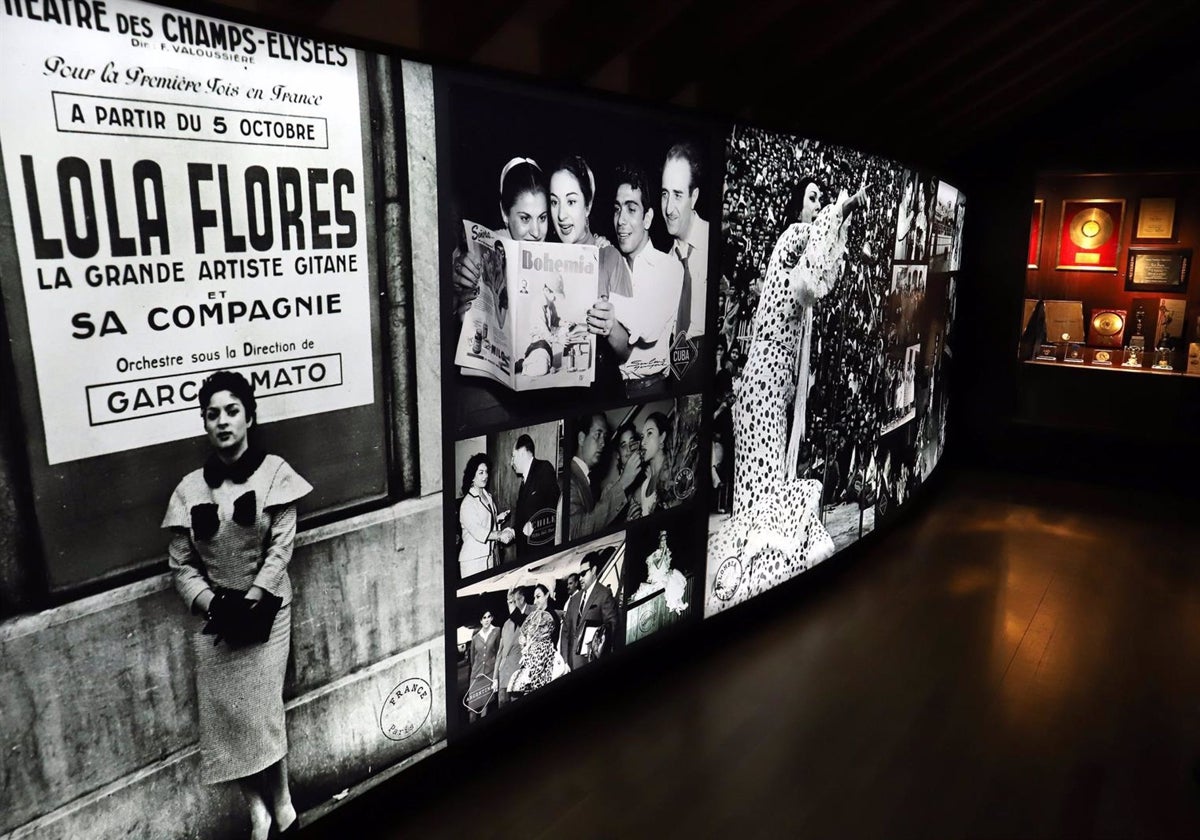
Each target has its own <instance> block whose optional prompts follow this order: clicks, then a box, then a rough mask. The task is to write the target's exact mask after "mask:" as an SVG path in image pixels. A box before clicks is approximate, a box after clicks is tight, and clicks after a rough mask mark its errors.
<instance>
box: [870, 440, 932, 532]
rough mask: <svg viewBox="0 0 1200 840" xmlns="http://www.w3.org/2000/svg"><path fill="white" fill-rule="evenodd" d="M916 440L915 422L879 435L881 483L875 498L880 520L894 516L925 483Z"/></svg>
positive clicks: (876, 519) (877, 518)
mask: <svg viewBox="0 0 1200 840" xmlns="http://www.w3.org/2000/svg"><path fill="white" fill-rule="evenodd" d="M916 440H917V428H916V424H915V423H909V424H907V425H904V426H901V427H900V428H898V429H896V430H895V431H893V432H890V433H888V434H885V435H884V436H883V437H881V438H880V439H879V446H878V448H877V449H876V452H875V459H876V463H877V464H878V473H877V476H878V484H879V487H878V492H877V498H876V501H875V521H876V522H881V521H883V520H886V519H887V518H888V517H889V516H893V515H894V514H895V513H896V511H897V510H898V509H899V507H900V506H901V505H903V504H904V502H905V501H907V500H908V498H909V497H910V496H911V495H912V494H913V493H914V492H915V491H916V489H917V488H918V487H919V486H920V484H921V480H922V479H921V472H920V470H919V469H918V468H917V458H918V450H917V446H916Z"/></svg>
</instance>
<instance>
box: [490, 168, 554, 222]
mask: <svg viewBox="0 0 1200 840" xmlns="http://www.w3.org/2000/svg"><path fill="white" fill-rule="evenodd" d="M525 193H537V194H539V195H543V196H545V195H547V193H548V190H547V189H546V181H545V176H544V175H542V170H541V169H539V168H538V167H537V165H535V164H533V163H530V162H528V161H523V162H521V163H516V164H513V166H512V168H511V169H509V170H508V171H507V172H505V173H504V179H503V180H502V181H501V182H500V207H501V208H502V209H503V210H504V212H505V213H509V212H510V211H511V210H512V208H513V205H514V204H516V203H517V199H518V198H520V197H521V196H523V195H524V194H525Z"/></svg>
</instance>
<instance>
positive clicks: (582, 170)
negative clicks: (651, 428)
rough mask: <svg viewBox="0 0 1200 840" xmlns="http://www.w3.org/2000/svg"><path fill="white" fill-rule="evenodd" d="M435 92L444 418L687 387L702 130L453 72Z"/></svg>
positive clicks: (482, 424) (500, 422)
mask: <svg viewBox="0 0 1200 840" xmlns="http://www.w3.org/2000/svg"><path fill="white" fill-rule="evenodd" d="M435 99H436V100H437V113H438V121H437V128H436V130H437V143H438V170H439V186H438V189H439V201H438V208H439V209H438V214H439V230H440V237H439V238H440V241H441V243H442V253H441V254H440V255H439V257H440V270H441V275H442V287H443V293H444V301H445V303H446V306H445V309H444V311H445V313H446V316H447V320H446V322H445V323H444V325H443V336H444V340H445V342H446V344H447V347H446V348H445V352H446V355H447V357H448V358H447V362H448V363H450V364H449V365H448V367H447V372H446V379H445V389H446V394H447V396H448V402H449V404H450V405H451V406H452V409H451V412H450V415H449V416H450V419H451V424H452V428H453V429H454V430H455V431H456V432H457V433H459V434H466V433H469V432H474V431H478V430H483V429H488V428H493V427H503V426H508V425H517V424H520V423H522V422H528V420H531V419H539V417H545V416H554V415H555V414H557V415H558V416H563V415H565V414H568V413H569V412H570V411H571V410H572V406H574V405H578V404H579V403H580V402H581V401H584V400H587V401H595V402H599V403H602V404H609V405H611V404H614V403H617V402H620V401H629V402H633V401H639V400H644V399H653V398H657V397H660V396H667V395H668V394H674V393H679V392H680V391H683V390H685V389H687V390H694V389H693V388H692V387H691V385H692V383H693V382H695V381H696V379H697V374H698V373H699V365H697V364H695V361H696V359H698V358H699V357H700V356H701V355H702V353H703V347H704V339H705V336H704V333H705V321H706V317H707V312H706V306H707V298H708V294H707V288H708V285H707V284H708V273H709V254H710V251H711V247H710V237H711V233H710V224H709V221H710V219H712V216H713V213H714V211H715V210H716V208H717V207H718V204H719V196H718V195H717V192H716V189H715V181H714V180H713V179H712V178H711V176H709V175H707V174H706V172H707V171H708V166H709V165H710V163H711V162H712V161H713V160H715V159H718V158H719V157H720V146H719V142H718V141H717V139H716V135H715V134H713V129H712V128H711V127H709V126H707V125H705V124H703V123H700V122H698V121H692V120H681V119H667V120H664V119H663V118H662V116H661V115H657V114H654V115H652V114H649V113H648V112H643V111H640V110H638V109H635V108H629V107H616V106H612V105H609V104H606V103H602V102H590V101H587V100H580V99H576V100H574V101H568V100H566V99H564V98H562V97H559V96H556V95H553V94H547V93H545V92H539V91H535V90H533V89H529V88H523V87H520V86H517V85H512V84H508V83H501V82H495V81H492V80H488V79H484V78H480V77H476V76H474V75H469V74H465V73H457V72H438V73H437V74H436V75H435ZM547 126H553V130H552V131H547ZM535 389H536V390H538V391H539V393H538V395H537V397H536V399H534V398H532V395H531V394H530V393H529V392H530V391H532V390H535ZM534 415H539V417H535V416H534Z"/></svg>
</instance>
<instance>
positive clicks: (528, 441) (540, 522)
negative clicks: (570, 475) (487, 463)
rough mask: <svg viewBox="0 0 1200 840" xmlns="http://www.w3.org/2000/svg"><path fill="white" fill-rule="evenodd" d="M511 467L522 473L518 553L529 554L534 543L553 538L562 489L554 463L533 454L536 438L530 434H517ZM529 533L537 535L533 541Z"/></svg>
mask: <svg viewBox="0 0 1200 840" xmlns="http://www.w3.org/2000/svg"><path fill="white" fill-rule="evenodd" d="M512 468H513V469H514V470H516V472H517V474H518V475H520V476H521V489H520V490H519V491H518V492H517V504H516V506H515V507H514V509H513V524H512V527H513V530H514V531H515V532H516V543H517V557H527V556H528V555H529V549H530V546H531V545H533V546H537V545H544V544H546V543H548V542H553V540H554V531H555V521H554V520H555V517H556V516H557V510H558V499H559V496H560V495H561V492H560V491H559V488H558V475H557V473H556V472H555V470H554V466H553V465H552V464H551V463H550V462H549V461H545V460H542V459H539V458H535V457H534V448H533V438H531V437H530V436H529V435H521V436H520V437H519V438H517V443H516V445H515V446H514V447H513V451H512ZM535 527H536V528H537V530H538V533H537V534H535V533H534V528H535ZM530 537H534V541H533V542H532V543H531V542H530Z"/></svg>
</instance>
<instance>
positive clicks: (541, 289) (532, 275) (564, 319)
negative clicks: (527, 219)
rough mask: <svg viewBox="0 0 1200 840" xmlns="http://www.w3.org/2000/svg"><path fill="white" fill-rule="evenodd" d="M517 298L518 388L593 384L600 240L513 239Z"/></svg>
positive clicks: (512, 288) (511, 267) (513, 295)
mask: <svg viewBox="0 0 1200 840" xmlns="http://www.w3.org/2000/svg"><path fill="white" fill-rule="evenodd" d="M507 261H508V276H509V278H510V279H509V294H510V300H512V301H513V309H514V311H513V313H512V318H513V332H512V335H513V344H512V347H513V350H514V356H515V361H514V364H513V370H514V374H515V375H514V377H513V379H514V382H513V387H514V388H515V389H516V390H518V391H527V390H535V389H540V388H565V387H572V386H584V387H586V386H588V385H591V384H592V382H593V380H594V379H595V375H596V336H595V335H593V334H592V333H589V332H588V330H587V312H588V309H589V308H590V307H591V306H592V304H593V303H595V300H596V278H597V276H598V273H599V265H600V249H599V248H597V247H596V246H595V245H565V244H561V243H549V242H513V243H510V247H509V249H508V254H507Z"/></svg>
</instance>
